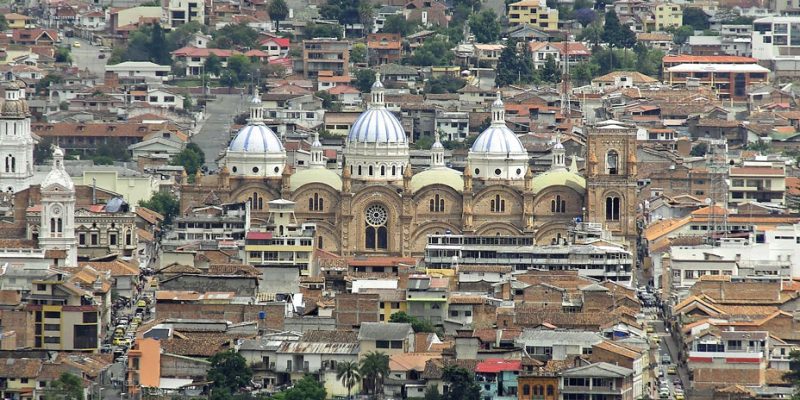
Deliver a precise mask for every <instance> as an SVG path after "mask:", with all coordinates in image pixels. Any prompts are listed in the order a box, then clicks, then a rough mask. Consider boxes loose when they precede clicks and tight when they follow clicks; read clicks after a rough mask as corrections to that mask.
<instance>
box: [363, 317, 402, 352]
mask: <svg viewBox="0 0 800 400" xmlns="http://www.w3.org/2000/svg"><path fill="white" fill-rule="evenodd" d="M358 343H359V352H358V354H359V358H362V357H364V355H366V354H368V353H371V352H374V351H378V352H382V353H386V354H387V355H389V356H391V355H392V354H397V353H408V352H410V351H412V350H413V349H414V330H413V329H411V324H408V323H394V322H390V323H385V322H364V323H362V324H361V327H360V328H359V330H358Z"/></svg>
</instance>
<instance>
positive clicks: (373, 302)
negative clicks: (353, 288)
mask: <svg viewBox="0 0 800 400" xmlns="http://www.w3.org/2000/svg"><path fill="white" fill-rule="evenodd" d="M379 303H380V298H379V296H378V294H360V293H359V294H356V293H343V294H338V295H336V311H334V312H333V317H334V319H336V328H337V329H352V328H353V327H356V326H360V325H361V323H362V322H378V318H379V316H378V315H379V307H378V306H379Z"/></svg>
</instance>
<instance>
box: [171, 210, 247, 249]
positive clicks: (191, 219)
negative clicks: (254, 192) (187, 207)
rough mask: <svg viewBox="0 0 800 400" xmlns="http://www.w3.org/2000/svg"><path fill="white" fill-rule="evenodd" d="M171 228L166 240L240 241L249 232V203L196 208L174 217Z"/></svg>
mask: <svg viewBox="0 0 800 400" xmlns="http://www.w3.org/2000/svg"><path fill="white" fill-rule="evenodd" d="M256 201H258V200H256ZM173 226H174V227H175V229H174V230H173V231H172V232H170V236H169V237H168V238H167V240H170V239H172V240H178V241H186V240H190V241H191V240H221V239H228V240H241V239H244V237H245V233H246V232H248V231H249V230H250V202H241V203H227V204H220V205H218V206H205V207H197V208H194V209H192V210H191V211H190V212H188V213H187V214H186V215H183V216H180V217H176V218H175V221H174V222H173Z"/></svg>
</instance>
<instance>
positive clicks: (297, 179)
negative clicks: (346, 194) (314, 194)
mask: <svg viewBox="0 0 800 400" xmlns="http://www.w3.org/2000/svg"><path fill="white" fill-rule="evenodd" d="M311 183H324V184H326V185H328V186H330V187H332V188H333V189H334V190H337V191H340V190H342V177H341V176H339V174H337V173H336V172H335V171H333V170H330V169H327V168H316V169H313V168H312V169H303V170H299V171H297V172H295V173H294V174H292V179H290V180H289V188H290V189H291V190H292V192H294V191H296V190H297V189H299V188H301V187H302V186H303V185H308V184H311Z"/></svg>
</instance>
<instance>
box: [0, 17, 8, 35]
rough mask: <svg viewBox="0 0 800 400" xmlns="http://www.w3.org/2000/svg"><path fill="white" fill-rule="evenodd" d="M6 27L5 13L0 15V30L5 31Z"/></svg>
mask: <svg viewBox="0 0 800 400" xmlns="http://www.w3.org/2000/svg"><path fill="white" fill-rule="evenodd" d="M7 29H8V21H7V20H6V16H5V15H0V31H5V30H7Z"/></svg>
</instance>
